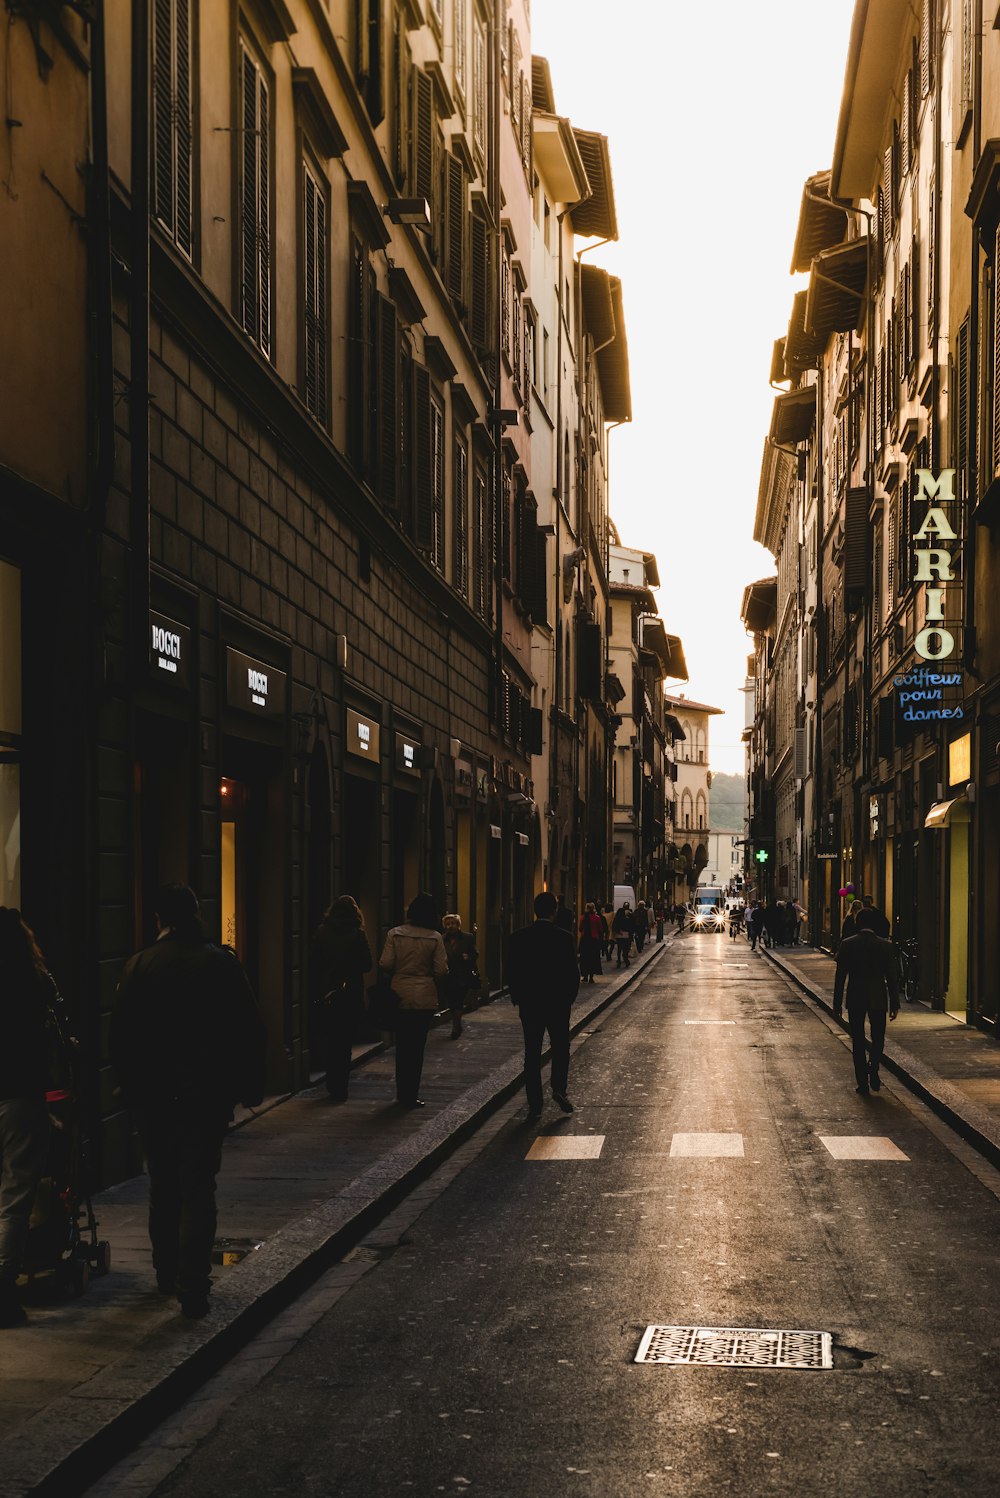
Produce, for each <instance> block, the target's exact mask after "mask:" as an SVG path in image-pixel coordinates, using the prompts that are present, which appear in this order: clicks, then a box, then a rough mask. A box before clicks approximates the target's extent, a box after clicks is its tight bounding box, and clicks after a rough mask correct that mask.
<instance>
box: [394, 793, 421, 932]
mask: <svg viewBox="0 0 1000 1498" xmlns="http://www.w3.org/2000/svg"><path fill="white" fill-rule="evenodd" d="M420 889H421V880H420V796H419V793H418V792H417V791H413V790H410V789H406V790H401V789H396V790H394V791H393V793H392V908H391V909H390V911H389V920H390V923H391V924H392V925H394V926H395V925H396V924H397V923H399V922H401V921H405V919H406V907H407V905H408V904H409V903H410V901H411V900H412V899H413V897H414V895H416V894H419V892H420Z"/></svg>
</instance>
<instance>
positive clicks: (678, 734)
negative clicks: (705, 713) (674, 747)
mask: <svg viewBox="0 0 1000 1498" xmlns="http://www.w3.org/2000/svg"><path fill="white" fill-rule="evenodd" d="M663 726H664V728H668V729H669V730H670V732H671V734H672V735H673V737H674V738H675V739H686V738H687V734H686V733H685V732H684V730H683V728H682V727H681V720H680V718H675V717H674V715H673V713H667V714H666V716H665V717H664V719H663Z"/></svg>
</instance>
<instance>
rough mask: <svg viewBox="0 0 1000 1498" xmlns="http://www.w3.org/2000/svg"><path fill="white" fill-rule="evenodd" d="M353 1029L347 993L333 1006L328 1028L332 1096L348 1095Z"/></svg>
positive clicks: (327, 1082) (327, 1057) (328, 1079)
mask: <svg viewBox="0 0 1000 1498" xmlns="http://www.w3.org/2000/svg"><path fill="white" fill-rule="evenodd" d="M353 1029H354V1024H353V1016H352V1014H351V1006H350V1004H349V1003H348V1002H347V996H346V994H345V995H344V996H343V998H341V999H340V1000H339V1002H337V1003H335V1004H333V1005H332V1006H331V1008H330V1018H329V1023H328V1025H327V1030H326V1090H327V1092H328V1093H329V1094H330V1096H331V1097H335V1098H341V1099H343V1098H346V1097H347V1083H348V1078H349V1077H350V1075H351V1040H352V1036H353Z"/></svg>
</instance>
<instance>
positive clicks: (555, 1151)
mask: <svg viewBox="0 0 1000 1498" xmlns="http://www.w3.org/2000/svg"><path fill="white" fill-rule="evenodd" d="M603 1148H604V1135H603V1134H540V1135H539V1136H538V1138H537V1139H536V1140H535V1142H534V1144H533V1145H532V1146H531V1148H530V1150H529V1151H528V1153H527V1154H526V1155H525V1157H524V1158H525V1159H526V1160H596V1159H597V1157H598V1155H599V1154H600V1153H601V1150H602V1149H603Z"/></svg>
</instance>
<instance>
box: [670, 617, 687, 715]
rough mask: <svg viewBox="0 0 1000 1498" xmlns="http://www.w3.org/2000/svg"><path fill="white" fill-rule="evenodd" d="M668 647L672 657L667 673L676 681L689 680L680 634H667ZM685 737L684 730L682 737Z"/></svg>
mask: <svg viewBox="0 0 1000 1498" xmlns="http://www.w3.org/2000/svg"><path fill="white" fill-rule="evenodd" d="M666 640H667V648H668V649H669V651H670V659H669V661H668V662H667V675H668V676H669V677H671V678H672V680H674V681H687V679H688V667H687V660H686V659H685V656H684V644H683V641H682V640H681V637H680V635H667V637H666ZM683 737H684V733H683V731H682V732H681V738H683Z"/></svg>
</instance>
